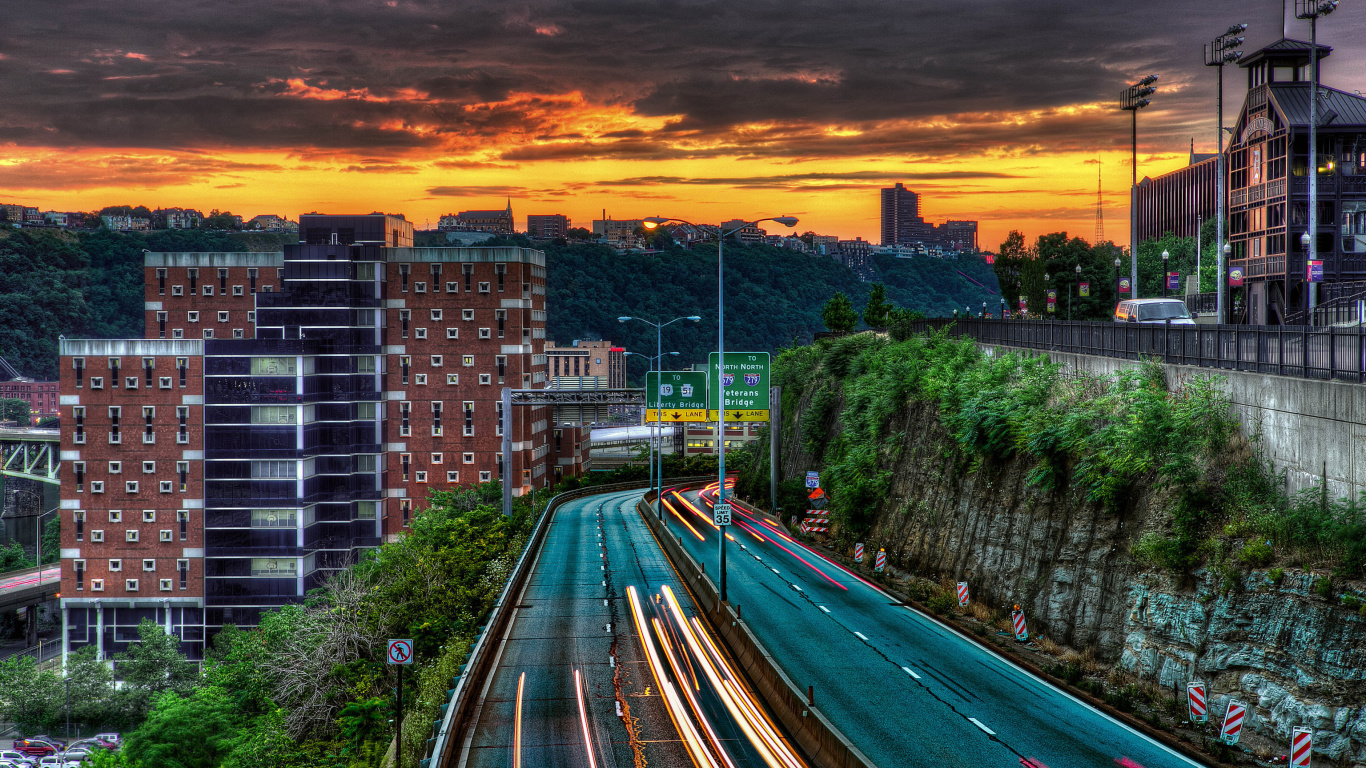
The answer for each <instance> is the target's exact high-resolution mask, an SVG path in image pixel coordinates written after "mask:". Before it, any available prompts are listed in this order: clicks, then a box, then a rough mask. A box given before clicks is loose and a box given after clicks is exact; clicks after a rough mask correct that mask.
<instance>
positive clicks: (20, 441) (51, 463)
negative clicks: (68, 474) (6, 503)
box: [0, 427, 62, 485]
mask: <svg viewBox="0 0 1366 768" xmlns="http://www.w3.org/2000/svg"><path fill="white" fill-rule="evenodd" d="M61 466H62V457H61V431H60V430H56V429H36V428H23V427H0V475H2V476H4V477H17V478H22V479H24V480H36V481H38V482H40V483H48V484H50V485H61V482H62V481H61V476H60V472H61Z"/></svg>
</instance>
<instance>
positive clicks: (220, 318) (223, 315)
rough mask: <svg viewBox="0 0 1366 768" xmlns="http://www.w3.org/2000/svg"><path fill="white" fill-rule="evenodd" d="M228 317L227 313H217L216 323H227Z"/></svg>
mask: <svg viewBox="0 0 1366 768" xmlns="http://www.w3.org/2000/svg"><path fill="white" fill-rule="evenodd" d="M228 317H229V313H227V312H219V313H218V322H220V323H226V322H229V320H228Z"/></svg>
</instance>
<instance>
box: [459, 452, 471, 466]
mask: <svg viewBox="0 0 1366 768" xmlns="http://www.w3.org/2000/svg"><path fill="white" fill-rule="evenodd" d="M460 461H461V463H464V464H473V463H474V454H472V453H462V454H460Z"/></svg>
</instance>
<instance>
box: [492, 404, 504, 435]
mask: <svg viewBox="0 0 1366 768" xmlns="http://www.w3.org/2000/svg"><path fill="white" fill-rule="evenodd" d="M493 405H494V412H493V415H494V418H495V419H496V420H495V421H494V422H493V434H495V435H497V436H498V437H502V436H503V401H502V400H496V401H494V403H493Z"/></svg>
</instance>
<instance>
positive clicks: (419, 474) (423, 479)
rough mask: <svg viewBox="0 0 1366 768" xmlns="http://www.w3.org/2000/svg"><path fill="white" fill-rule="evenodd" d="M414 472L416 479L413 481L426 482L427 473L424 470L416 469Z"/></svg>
mask: <svg viewBox="0 0 1366 768" xmlns="http://www.w3.org/2000/svg"><path fill="white" fill-rule="evenodd" d="M414 474H416V475H417V480H416V481H415V482H419V483H425V482H427V473H426V472H424V471H422V470H419V471H417V472H416V473H414Z"/></svg>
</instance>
